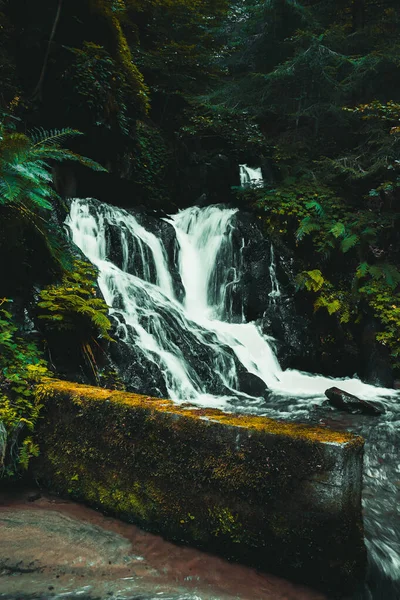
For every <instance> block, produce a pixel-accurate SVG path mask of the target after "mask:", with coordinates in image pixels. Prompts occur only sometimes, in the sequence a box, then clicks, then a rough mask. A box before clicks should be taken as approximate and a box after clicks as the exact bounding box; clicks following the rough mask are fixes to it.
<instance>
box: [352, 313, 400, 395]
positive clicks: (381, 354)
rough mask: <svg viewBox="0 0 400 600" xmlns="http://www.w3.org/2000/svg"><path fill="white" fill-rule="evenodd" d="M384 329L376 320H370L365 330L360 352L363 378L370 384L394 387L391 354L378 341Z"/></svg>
mask: <svg viewBox="0 0 400 600" xmlns="http://www.w3.org/2000/svg"><path fill="white" fill-rule="evenodd" d="M381 329H382V327H381V325H380V324H379V322H378V321H377V320H376V319H370V320H369V321H368V322H367V323H366V325H365V326H364V328H363V332H362V336H361V340H360V351H361V357H362V365H361V376H362V377H363V378H364V379H365V381H367V382H368V383H372V384H373V385H381V386H385V387H393V385H394V377H393V369H392V368H391V366H390V352H389V351H388V349H387V348H385V346H382V344H380V343H379V342H377V340H376V334H377V333H378V331H381Z"/></svg>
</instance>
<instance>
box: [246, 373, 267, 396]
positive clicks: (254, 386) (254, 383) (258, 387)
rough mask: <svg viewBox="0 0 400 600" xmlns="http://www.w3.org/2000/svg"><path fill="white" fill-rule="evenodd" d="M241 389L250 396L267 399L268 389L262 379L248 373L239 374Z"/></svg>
mask: <svg viewBox="0 0 400 600" xmlns="http://www.w3.org/2000/svg"><path fill="white" fill-rule="evenodd" d="M239 389H240V391H241V392H244V393H245V394H249V396H255V397H256V398H257V397H260V396H261V397H266V396H267V395H268V388H267V386H266V385H265V383H264V382H263V380H262V379H260V378H259V377H257V375H253V373H248V372H246V371H244V372H242V373H240V374H239Z"/></svg>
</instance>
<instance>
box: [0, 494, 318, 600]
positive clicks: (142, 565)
mask: <svg viewBox="0 0 400 600" xmlns="http://www.w3.org/2000/svg"><path fill="white" fill-rule="evenodd" d="M38 496H39V497H38ZM0 598H1V599H3V600H28V599H29V600H33V599H36V600H37V599H40V600H45V599H46V600H47V599H50V598H52V599H61V598H68V599H78V598H80V599H81V600H82V599H83V600H89V599H90V600H95V599H99V600H100V599H101V600H106V599H109V598H118V599H120V600H122V599H130V600H134V599H135V600H156V599H162V600H228V599H236V600H324V599H325V596H323V595H322V594H320V593H317V592H313V591H311V590H307V589H306V588H304V587H302V586H295V585H293V584H291V583H288V582H286V581H284V580H282V579H279V578H277V577H273V576H269V575H265V574H260V573H258V572H257V571H255V570H253V569H249V568H246V567H243V566H240V565H235V564H230V563H229V562H227V561H224V560H222V559H220V558H217V557H214V556H212V555H208V554H205V553H202V552H199V551H197V550H194V549H192V548H188V547H180V546H177V545H174V544H171V543H168V542H166V541H164V540H163V539H162V538H160V537H158V536H155V535H152V534H149V533H146V532H144V531H142V530H140V529H138V528H137V527H135V526H133V525H127V524H125V523H122V522H121V521H118V520H116V519H112V518H109V517H105V516H104V515H102V514H101V513H98V512H96V511H94V510H91V509H89V508H86V507H84V506H81V505H78V504H74V503H72V502H68V501H63V500H60V499H58V498H56V497H50V496H46V495H39V494H37V493H36V492H30V493H28V492H27V493H25V494H19V495H18V496H17V495H14V496H11V495H10V494H9V495H5V494H2V495H0Z"/></svg>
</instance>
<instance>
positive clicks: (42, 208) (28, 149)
mask: <svg viewBox="0 0 400 600" xmlns="http://www.w3.org/2000/svg"><path fill="white" fill-rule="evenodd" d="M80 135H81V133H80V132H79V131H76V130H74V129H70V128H66V129H61V130H50V131H46V130H44V129H41V128H39V129H35V130H33V131H32V132H31V133H30V135H29V136H28V135H25V134H22V133H18V132H17V131H16V130H15V127H14V126H12V127H11V126H10V125H9V124H7V125H6V124H5V123H4V122H3V123H0V208H3V209H5V211H11V212H14V221H19V222H20V224H21V228H22V227H25V228H27V229H29V228H30V229H32V230H33V234H32V235H37V234H38V235H39V236H40V238H41V239H42V241H43V242H44V244H45V246H46V247H47V251H48V253H49V255H50V258H51V260H52V261H53V262H54V263H55V264H57V265H58V266H60V267H61V268H65V267H66V266H68V264H69V253H68V252H66V250H65V241H64V236H63V233H62V231H60V229H58V228H57V227H56V226H55V224H54V223H53V222H52V221H51V220H49V219H46V218H45V216H44V215H45V213H46V211H49V210H52V208H53V205H54V204H55V202H56V201H57V200H58V199H59V197H58V195H57V193H56V191H55V189H54V187H53V184H52V182H53V179H52V175H51V165H52V164H54V163H57V162H63V161H74V162H78V163H80V164H82V165H84V166H85V167H88V168H91V169H94V170H97V171H105V169H104V168H103V167H102V166H101V165H99V164H98V163H96V162H95V161H93V160H91V159H89V158H86V157H84V156H80V155H79V154H76V153H75V152H73V151H72V150H69V149H67V148H63V144H64V143H65V141H66V140H68V139H70V138H71V137H76V136H80ZM3 214H7V212H5V213H3ZM5 225H6V221H3V222H2V223H1V227H2V228H4V227H5ZM6 235H7V232H6V230H4V229H3V232H2V236H6ZM13 243H14V244H15V243H17V240H12V239H11V240H10V244H9V249H12V244H13Z"/></svg>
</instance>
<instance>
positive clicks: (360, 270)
mask: <svg viewBox="0 0 400 600" xmlns="http://www.w3.org/2000/svg"><path fill="white" fill-rule="evenodd" d="M369 269H370V267H369V264H368V263H366V262H362V263H360V264H359V265H358V267H357V271H356V277H357V279H362V278H363V277H366V276H367V275H368V272H369Z"/></svg>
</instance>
